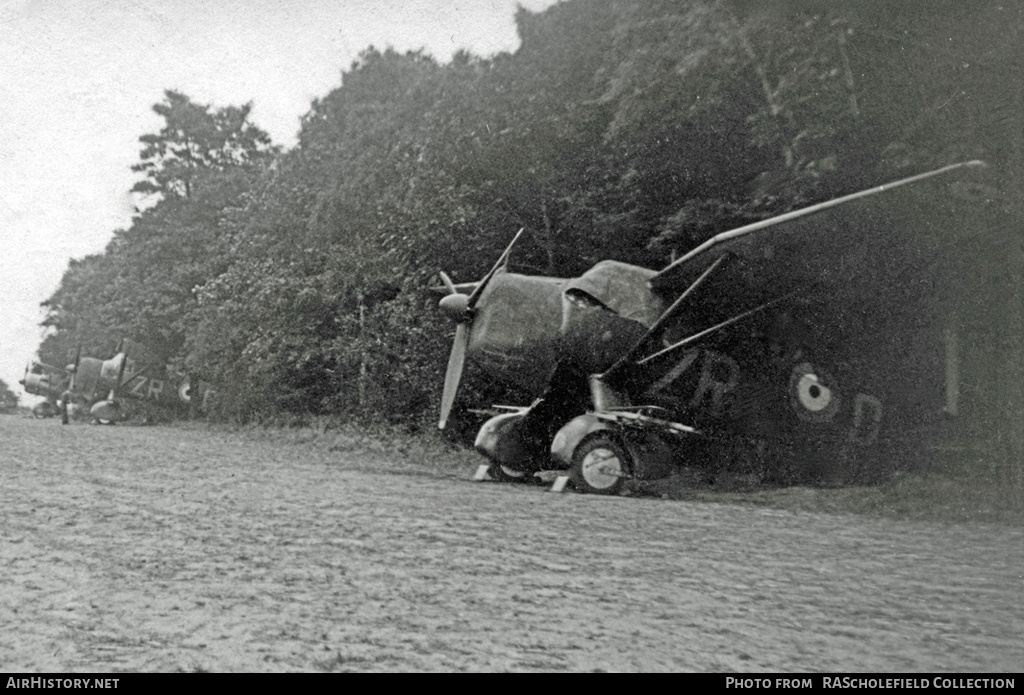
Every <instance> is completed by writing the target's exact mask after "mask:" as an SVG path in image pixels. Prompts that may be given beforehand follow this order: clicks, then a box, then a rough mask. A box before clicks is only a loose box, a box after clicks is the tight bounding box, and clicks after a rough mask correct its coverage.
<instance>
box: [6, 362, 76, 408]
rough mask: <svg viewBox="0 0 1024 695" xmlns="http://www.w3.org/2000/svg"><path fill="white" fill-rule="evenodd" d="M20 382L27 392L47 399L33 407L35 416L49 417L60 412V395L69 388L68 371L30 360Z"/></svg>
mask: <svg viewBox="0 0 1024 695" xmlns="http://www.w3.org/2000/svg"><path fill="white" fill-rule="evenodd" d="M18 383H19V384H21V385H22V387H24V389H25V392H26V393H30V394H32V395H33V396H42V397H44V398H45V399H46V400H45V401H43V402H42V403H37V404H36V405H35V406H33V407H32V415H33V417H36V418H48V417H55V416H57V415H59V414H60V412H61V404H60V397H61V394H63V393H64V392H65V391H66V390H67V384H68V374H67V372H66V371H64V370H63V369H61V368H59V367H53V366H50V365H48V364H43V363H42V362H30V363H29V364H28V366H27V367H25V376H24V377H22V378H21V379H20V380H19V381H18Z"/></svg>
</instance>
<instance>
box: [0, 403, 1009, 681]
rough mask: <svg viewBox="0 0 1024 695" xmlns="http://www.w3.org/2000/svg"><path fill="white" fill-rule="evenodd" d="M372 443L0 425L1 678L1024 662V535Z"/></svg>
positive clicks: (962, 666) (969, 666)
mask: <svg viewBox="0 0 1024 695" xmlns="http://www.w3.org/2000/svg"><path fill="white" fill-rule="evenodd" d="M375 456H376V457H377V458H379V455H374V454H359V455H356V454H354V453H353V452H328V451H321V450H318V449H317V448H315V447H312V446H304V445H295V444H288V443H280V442H278V443H273V442H266V441H252V440H247V439H245V438H244V437H242V436H239V435H225V434H216V433H211V432H207V431H201V430H175V429H169V428H160V427H149V428H144V427H123V426H122V427H89V426H85V425H72V426H70V427H61V426H60V425H59V423H57V422H55V421H52V420H51V421H34V420H28V419H22V418H16V417H0V502H2V508H0V515H2V516H0V543H2V545H0V625H3V626H4V629H3V630H2V631H0V669H3V670H6V671H35V670H45V671H58V672H69V671H101V672H104V671H178V670H185V671H192V670H198V669H203V670H211V671H316V670H356V671H382V670H387V671H460V670H469V671H479V670H487V671H494V670H513V671H533V670H542V671H558V670H568V671H587V670H616V671H618V670H624V671H733V670H737V671H790V672H794V671H804V672H806V671H837V670H850V671H865V670H870V671H925V670H927V671H931V670H937V671H1006V670H1011V671H1018V670H1019V669H1020V668H1021V665H1022V664H1024V600H1022V599H1024V578H1022V573H1024V531H1022V530H1021V529H1018V528H1013V527H1009V526H998V525H992V526H985V525H946V524H934V523H919V522H899V521H892V520H885V519H874V518H863V517H856V516H843V515H825V514H814V513H808V512H786V511H780V510H771V509H762V508H750V507H743V506H736V505H724V504H707V503H687V502H669V501H661V500H654V499H639V498H614V499H606V498H597V497H588V496H584V495H578V494H572V493H570V494H565V495H555V494H550V493H547V492H544V491H543V490H542V489H538V488H532V487H521V486H514V485H497V484H473V483H469V482H466V481H464V480H460V479H459V478H458V477H456V476H454V475H452V474H445V473H444V472H443V470H442V469H439V468H438V467H437V466H432V465H425V466H423V467H419V468H417V467H411V466H409V465H402V464H401V463H399V462H383V461H379V460H377V461H375V460H374V459H375ZM470 473H471V471H464V472H460V473H459V475H462V476H463V477H467V478H468V476H469V474H470Z"/></svg>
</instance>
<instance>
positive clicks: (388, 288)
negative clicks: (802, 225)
mask: <svg viewBox="0 0 1024 695" xmlns="http://www.w3.org/2000/svg"><path fill="white" fill-rule="evenodd" d="M765 7H766V5H765V4H764V3H752V2H741V1H739V0H731V1H730V0H691V1H689V2H678V1H676V0H586V1H584V0H571V1H566V2H562V3H560V4H558V5H555V6H553V7H552V8H550V9H548V10H547V11H545V12H542V13H537V14H533V13H530V12H528V11H526V10H522V9H521V10H520V11H519V13H518V15H517V16H516V21H517V25H518V29H519V34H520V37H521V39H522V45H521V48H520V49H519V50H518V51H517V52H516V53H515V54H514V55H509V54H500V55H497V56H494V57H492V58H480V57H476V56H473V55H469V54H465V53H462V54H458V55H456V56H455V58H454V59H453V60H452V61H451V62H450V63H448V64H440V63H438V62H437V61H435V60H434V59H432V58H431V57H429V56H427V55H424V54H422V53H418V52H415V53H406V54H399V53H396V52H394V51H392V50H384V51H379V50H375V49H373V48H370V49H367V50H366V51H364V52H363V53H362V54H361V55H360V58H359V60H358V61H357V62H356V63H354V64H353V65H352V66H351V67H350V68H349V69H348V70H347V71H345V72H344V74H343V78H342V83H341V85H340V86H339V87H338V88H336V89H334V90H333V91H331V92H330V93H329V94H327V95H325V96H323V97H322V98H319V99H317V100H315V101H314V102H313V103H312V105H311V108H310V110H309V112H308V113H307V114H306V115H305V117H304V118H303V120H302V125H301V131H300V133H299V139H298V144H297V145H296V146H295V147H293V148H291V149H290V150H289V151H286V152H281V151H279V149H278V148H275V147H273V146H272V145H271V143H270V141H269V138H268V137H267V136H266V134H265V133H263V132H262V131H260V130H259V129H258V128H256V127H255V126H254V125H252V124H251V123H249V122H248V115H249V107H248V106H243V107H227V108H222V109H219V110H211V108H212V107H208V106H204V105H198V104H195V103H193V102H192V101H191V100H190V99H189V98H188V97H186V96H184V95H182V94H180V93H177V92H171V91H169V92H167V93H166V100H165V101H164V102H163V103H161V104H158V105H156V106H155V107H154V109H155V110H156V112H157V113H158V114H160V115H161V116H162V117H163V118H164V119H165V121H166V127H165V128H164V129H162V130H161V131H160V132H159V133H156V134H148V135H144V136H142V138H141V141H142V143H143V145H144V149H143V150H142V152H141V155H140V160H141V161H140V163H139V164H138V165H136V166H135V167H133V168H134V169H135V170H136V171H138V172H140V173H141V174H143V175H144V177H145V178H144V179H143V180H141V181H140V182H139V183H138V184H137V185H136V187H135V189H134V190H136V191H139V192H143V193H147V194H151V196H152V198H151V200H152V204H151V205H150V206H149V207H146V208H145V209H144V210H142V211H140V212H139V213H138V214H137V215H136V216H135V218H134V219H133V222H132V225H131V227H130V228H129V229H126V230H118V231H117V232H115V234H114V238H113V240H112V241H111V242H110V244H109V246H108V247H107V249H106V251H105V252H104V253H102V254H99V255H95V256H90V257H87V258H84V259H81V260H77V261H73V262H72V263H71V265H70V267H69V268H68V270H67V272H66V274H65V276H64V279H63V281H62V283H61V285H60V288H59V289H58V290H57V291H56V292H55V293H54V295H53V296H52V297H51V298H50V299H49V300H48V301H47V302H46V303H45V306H46V307H47V308H48V310H49V314H48V317H47V319H46V321H45V325H47V326H49V327H51V328H52V329H53V330H52V331H51V332H50V334H49V335H48V337H47V338H46V339H45V341H44V343H43V345H42V346H41V348H40V356H41V358H42V359H43V360H44V361H48V362H52V363H54V364H64V363H65V362H66V359H67V358H66V355H67V352H68V351H69V350H73V349H74V346H75V345H76V344H79V343H81V344H82V345H83V346H84V350H85V351H86V353H87V354H89V353H91V354H97V355H104V356H108V355H109V354H110V353H111V351H112V349H113V347H114V345H115V344H116V342H117V340H118V338H120V337H121V336H130V337H132V338H135V339H137V340H141V341H143V342H147V343H149V344H151V345H153V346H154V347H155V348H157V349H158V350H160V351H161V352H162V353H163V355H164V356H165V357H167V358H168V359H169V360H171V362H172V363H173V364H174V365H175V366H177V367H179V368H180V369H183V370H187V371H189V372H190V373H193V374H195V375H197V376H201V377H204V378H207V379H209V380H212V381H214V382H217V383H218V384H220V385H221V388H222V393H223V394H224V397H223V398H222V400H221V407H222V409H223V413H224V414H225V415H229V416H233V417H239V418H242V419H246V418H250V417H253V416H260V415H263V414H274V413H280V412H282V411H284V412H291V413H299V414H307V413H308V414H347V415H350V416H352V417H364V418H387V419H392V420H399V421H403V422H407V423H410V424H415V423H418V422H422V421H426V420H429V419H431V418H432V417H434V413H435V407H434V406H435V404H436V402H437V400H438V393H439V390H440V386H441V381H442V378H441V377H442V371H443V368H444V364H445V356H446V353H447V350H448V347H449V344H450V334H451V332H452V327H451V326H450V325H449V323H448V322H447V321H445V320H444V319H443V318H442V317H440V316H439V315H437V312H436V310H435V307H436V299H437V298H436V296H435V295H433V294H432V293H431V292H430V291H429V289H428V288H429V287H430V286H431V285H432V284H435V283H436V278H437V272H438V271H439V270H442V269H443V270H446V271H447V272H448V273H449V274H451V275H452V277H454V278H455V280H456V282H458V281H468V280H473V279H476V278H477V277H479V276H480V275H481V274H482V273H483V272H484V271H485V270H486V268H487V267H489V265H490V264H491V263H493V261H494V259H495V258H496V256H497V255H498V253H499V252H500V249H501V248H502V247H503V246H504V245H505V244H506V243H507V241H508V240H509V238H510V237H511V236H512V234H513V233H514V232H515V230H516V229H518V228H519V227H525V228H526V230H527V234H526V236H525V237H524V240H523V242H522V243H521V245H520V246H519V247H518V248H517V250H516V252H515V254H514V257H513V260H512V264H513V266H514V268H515V269H517V270H520V271H524V272H540V273H546V274H552V275H562V276H568V275H571V274H574V273H578V272H579V271H581V270H583V269H585V268H587V267H589V266H590V265H591V264H593V263H594V262H595V261H596V260H599V259H601V258H616V259H620V260H624V261H630V262H636V263H641V264H645V265H648V266H650V267H659V266H661V265H663V264H664V263H665V262H666V261H667V260H668V259H669V258H670V257H671V255H672V254H673V253H675V252H680V251H685V250H686V249H688V248H690V247H691V246H692V245H694V244H695V243H697V242H698V241H700V240H702V239H704V238H707V237H708V236H709V235H711V234H713V233H715V232H717V231H721V230H722V229H726V228H728V227H730V226H733V225H736V224H739V223H742V222H745V221H748V220H750V219H753V218H758V217H763V216H766V215H769V214H774V213H777V212H780V211H784V210H787V209H791V208H793V207H795V206H799V205H802V204H805V203H807V202H811V201H816V200H821V199H824V198H828V197H831V196H833V195H835V194H838V193H844V192H849V191H852V190H856V189H858V188H861V187H863V186H865V185H869V184H873V183H878V182H881V181H885V180H889V179H892V178H895V177H897V176H899V175H904V174H908V173H916V172H918V171H922V170H924V169H926V168H930V167H933V166H937V165H942V164H947V163H950V162H953V161H960V160H963V159H966V158H972V157H980V158H984V159H986V160H987V161H989V162H990V163H991V164H992V165H993V167H994V168H995V170H996V171H998V172H1001V173H1004V174H1005V175H1004V176H1003V177H1002V178H1003V179H1004V180H1008V181H1009V183H1008V184H1007V186H1008V190H1013V188H1012V185H1013V182H1014V181H1015V180H1017V181H1019V175H1020V174H1019V171H1018V170H1017V169H1015V168H1014V167H1018V168H1019V163H1018V162H1019V160H1020V159H1021V156H1022V152H1024V147H1022V145H1021V142H1020V137H1019V134H1015V131H1014V125H1013V124H1015V123H1017V122H1018V119H1019V117H1020V103H1019V101H1020V99H1021V96H1020V86H1019V85H1020V77H1019V75H1020V74H1021V69H1022V66H1021V65H1020V57H1019V48H1018V47H1019V45H1020V40H1021V36H1020V16H1019V10H1018V9H1015V6H1013V7H1011V5H1010V4H1005V5H1000V4H996V3H971V4H970V5H968V4H965V3H954V2H935V3H931V4H929V6H928V7H929V9H928V10H927V11H901V10H899V9H896V8H897V7H898V5H897V4H895V3H878V2H868V3H855V4H854V3H843V4H841V3H828V4H827V5H825V4H821V5H811V4H799V3H791V4H777V6H775V8H774V9H771V10H767V9H765ZM1014 61H1016V62H1014ZM1013 85H1016V87H1013V88H1008V86H1010V87H1012V86H1013ZM1014 89H1016V90H1017V92H1014V91H1013V90H1014ZM1014 177H1018V178H1016V179H1015V178H1014ZM1007 199H1008V200H1015V201H1017V202H1018V203H1019V199H1016V198H1012V197H1008V198H1007ZM474 381H475V380H473V379H468V380H467V386H469V387H472V385H473V383H474Z"/></svg>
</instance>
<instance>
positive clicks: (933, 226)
mask: <svg viewBox="0 0 1024 695" xmlns="http://www.w3.org/2000/svg"><path fill="white" fill-rule="evenodd" d="M984 168H985V164H984V163H983V162H980V161H969V162H962V163H959V164H953V165H950V166H946V167H943V168H941V169H936V170H934V171H929V172H926V173H923V174H919V175H917V176H912V177H909V178H905V179H901V180H898V181H893V182H891V183H888V184H884V185H881V186H877V187H875V188H870V189H867V190H863V191H859V192H857V193H852V194H850V195H846V196H843V197H840V198H836V199H834V200H829V201H826V202H823V203H819V204H817V205H812V206H810V207H807V208H803V209H800V210H795V211H792V212H789V213H786V214H784V215H779V216H777V217H773V218H771V219H767V220H762V221H759V222H754V223H752V224H749V225H746V226H743V227H739V228H737V229H733V230H730V231H728V232H723V233H721V234H718V235H717V236H715V237H713V238H711V239H709V240H708V241H706V242H704V243H703V244H701V245H699V246H697V247H696V248H694V249H693V250H692V251H690V252H689V253H687V254H686V255H685V256H683V257H682V258H680V259H678V260H676V261H675V262H674V263H672V264H671V265H669V266H667V267H666V268H665V269H663V270H662V271H661V272H659V273H657V274H656V275H655V276H654V277H652V278H651V280H650V285H651V287H652V288H653V289H655V290H668V289H681V288H685V287H687V286H688V285H689V283H691V282H692V281H693V280H694V279H695V278H696V277H697V276H698V275H699V274H700V273H702V272H703V271H704V270H705V269H706V268H707V267H708V266H709V265H710V264H711V263H713V262H714V261H716V260H717V259H718V258H720V257H721V256H723V255H730V256H735V257H739V258H740V259H741V260H742V261H743V262H742V263H741V265H743V266H745V267H747V268H752V269H753V274H754V275H755V276H756V277H751V278H749V280H750V281H755V282H756V283H757V284H758V285H761V286H767V285H772V284H776V283H781V285H780V286H793V285H809V284H814V285H817V286H825V287H829V286H831V287H834V288H841V287H844V286H846V285H849V284H854V285H859V286H861V287H864V286H875V287H879V286H885V285H886V284H888V283H891V282H894V281H897V280H899V279H900V278H901V277H905V274H906V273H907V272H908V271H916V270H926V269H927V268H929V267H931V266H932V265H934V263H935V262H937V260H938V259H940V258H942V257H948V256H949V255H950V254H955V253H956V251H957V248H958V247H965V246H967V245H969V244H970V242H971V240H972V237H974V236H977V235H978V234H979V233H980V232H981V231H984V230H985V228H986V227H985V223H984V222H983V221H982V220H980V219H978V217H979V214H980V213H979V210H981V211H983V210H984V209H985V207H986V206H985V204H984V203H985V201H984V193H985V192H986V191H987V190H989V189H987V188H986V187H985V186H984V184H981V183H979V182H978V181H977V180H976V177H977V176H978V173H979V172H980V170H982V169H984ZM979 198H981V199H982V200H980V201H979ZM987 207H988V208H989V209H992V208H995V207H996V206H995V205H992V204H989V205H987ZM748 274H749V273H748ZM879 283H881V285H879Z"/></svg>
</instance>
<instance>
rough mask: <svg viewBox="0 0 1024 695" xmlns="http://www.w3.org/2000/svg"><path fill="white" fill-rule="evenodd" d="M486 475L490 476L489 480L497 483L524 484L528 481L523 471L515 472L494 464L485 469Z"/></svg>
mask: <svg viewBox="0 0 1024 695" xmlns="http://www.w3.org/2000/svg"><path fill="white" fill-rule="evenodd" d="M487 474H488V475H489V476H491V480H496V481H497V482H499V483H525V482H526V481H527V479H528V476H527V474H526V473H524V472H523V471H517V470H516V469H514V468H509V467H508V466H503V465H502V464H500V463H494V462H492V463H491V467H490V468H488V469H487Z"/></svg>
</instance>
